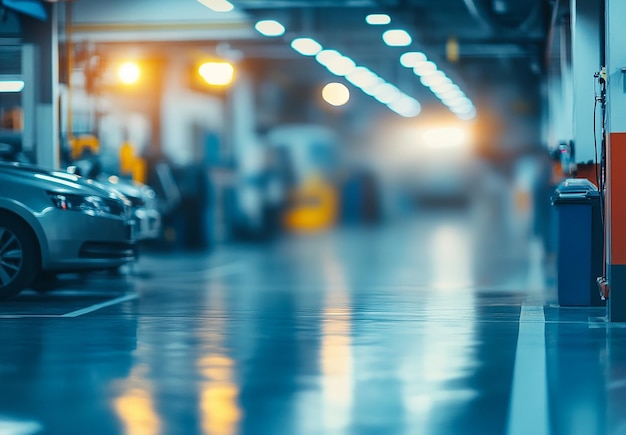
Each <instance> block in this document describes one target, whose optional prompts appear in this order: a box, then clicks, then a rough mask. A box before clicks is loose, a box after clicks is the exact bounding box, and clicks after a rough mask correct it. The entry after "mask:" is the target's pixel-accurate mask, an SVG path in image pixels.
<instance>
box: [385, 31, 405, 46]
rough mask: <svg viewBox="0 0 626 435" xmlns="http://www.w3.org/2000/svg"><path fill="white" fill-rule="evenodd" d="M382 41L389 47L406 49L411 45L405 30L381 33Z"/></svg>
mask: <svg viewBox="0 0 626 435" xmlns="http://www.w3.org/2000/svg"><path fill="white" fill-rule="evenodd" d="M383 41H385V44H387V45H388V46H390V47H406V46H407V45H411V42H412V39H411V35H409V34H408V33H407V32H406V31H405V30H401V29H392V30H387V31H386V32H385V33H383Z"/></svg>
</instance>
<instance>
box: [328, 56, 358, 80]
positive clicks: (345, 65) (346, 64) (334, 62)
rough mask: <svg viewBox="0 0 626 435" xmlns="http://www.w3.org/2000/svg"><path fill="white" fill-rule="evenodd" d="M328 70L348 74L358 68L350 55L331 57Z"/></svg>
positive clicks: (343, 74) (339, 74)
mask: <svg viewBox="0 0 626 435" xmlns="http://www.w3.org/2000/svg"><path fill="white" fill-rule="evenodd" d="M326 68H328V71H330V72H331V73H333V74H335V75H337V76H342V77H343V76H346V75H348V74H350V73H351V72H352V71H354V69H355V68H356V64H355V63H354V61H353V60H352V59H350V58H349V57H345V56H341V57H338V58H336V59H331V60H330V62H329V63H328V65H326Z"/></svg>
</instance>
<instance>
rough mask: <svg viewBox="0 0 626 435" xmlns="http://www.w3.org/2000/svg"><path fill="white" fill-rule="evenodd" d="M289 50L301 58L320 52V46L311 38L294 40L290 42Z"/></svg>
mask: <svg viewBox="0 0 626 435" xmlns="http://www.w3.org/2000/svg"><path fill="white" fill-rule="evenodd" d="M291 48H293V49H294V50H296V51H297V52H298V53H300V54H301V55H303V56H315V55H316V54H317V53H319V52H320V51H322V46H321V45H320V44H319V43H318V42H317V41H316V40H315V39H311V38H296V39H294V40H293V41H291Z"/></svg>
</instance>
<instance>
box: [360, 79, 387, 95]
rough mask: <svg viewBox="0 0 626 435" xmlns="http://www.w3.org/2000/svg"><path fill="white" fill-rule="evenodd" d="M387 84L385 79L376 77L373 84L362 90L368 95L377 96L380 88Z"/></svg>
mask: <svg viewBox="0 0 626 435" xmlns="http://www.w3.org/2000/svg"><path fill="white" fill-rule="evenodd" d="M385 83H386V82H385V81H384V80H383V79H381V78H380V77H378V76H376V79H375V80H374V81H373V82H372V83H371V84H369V85H368V86H365V87H363V88H361V90H362V91H363V92H365V93H366V94H367V95H372V96H373V95H375V94H376V92H377V89H378V87H379V86H382V85H384V84H385Z"/></svg>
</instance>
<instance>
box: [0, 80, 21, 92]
mask: <svg viewBox="0 0 626 435" xmlns="http://www.w3.org/2000/svg"><path fill="white" fill-rule="evenodd" d="M22 89H24V82H23V81H22V80H2V81H0V92H21V91H22Z"/></svg>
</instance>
